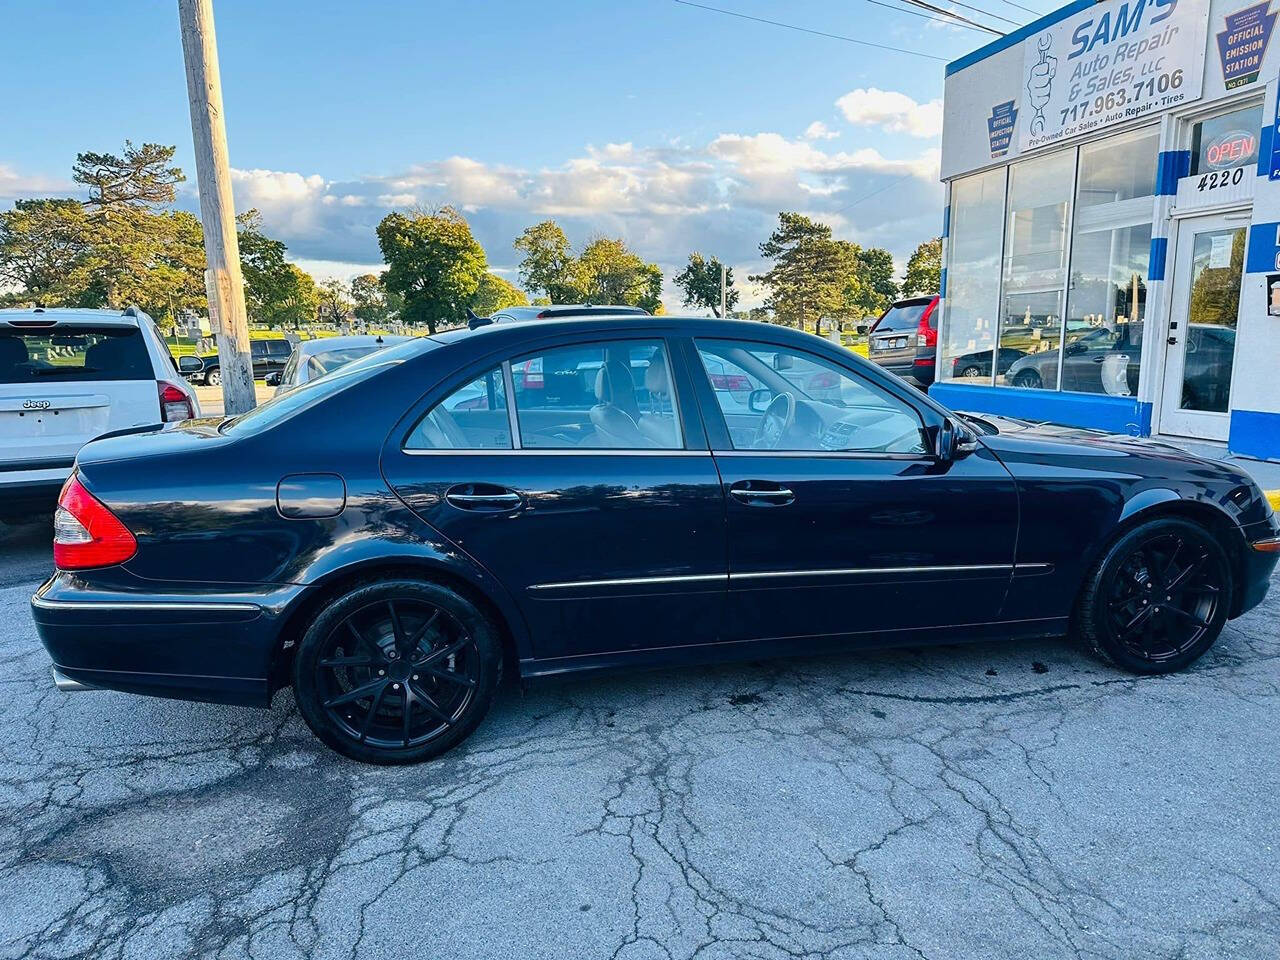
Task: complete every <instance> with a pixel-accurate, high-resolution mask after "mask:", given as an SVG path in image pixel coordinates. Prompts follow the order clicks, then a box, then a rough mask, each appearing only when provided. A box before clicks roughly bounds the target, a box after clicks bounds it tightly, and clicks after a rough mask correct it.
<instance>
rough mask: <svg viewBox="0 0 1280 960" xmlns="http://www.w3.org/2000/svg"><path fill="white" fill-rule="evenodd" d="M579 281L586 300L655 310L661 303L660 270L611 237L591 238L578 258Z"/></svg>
mask: <svg viewBox="0 0 1280 960" xmlns="http://www.w3.org/2000/svg"><path fill="white" fill-rule="evenodd" d="M575 273H576V274H577V276H578V284H579V285H580V288H581V290H582V292H583V294H584V298H585V299H586V301H587V302H588V303H606V304H616V305H619V306H628V307H641V308H643V309H645V310H648V311H649V312H650V313H657V312H658V311H659V309H660V308H661V305H662V270H661V269H660V268H659V267H658V265H657V264H656V263H645V262H644V260H643V259H642V258H641V257H640V256H638V255H637V254H635V253H633V252H632V251H631V250H630V249H629V248H628V247H627V245H626V243H625V242H624V241H623V240H621V239H618V238H614V237H598V238H596V239H595V240H592V241H591V242H590V243H589V244H587V246H586V247H585V248H583V251H582V254H581V255H580V256H579V257H578V258H577V269H576V270H575Z"/></svg>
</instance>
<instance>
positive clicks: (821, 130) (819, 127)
mask: <svg viewBox="0 0 1280 960" xmlns="http://www.w3.org/2000/svg"><path fill="white" fill-rule="evenodd" d="M838 136H840V131H839V130H832V129H831V128H830V127H828V126H827V125H826V124H825V123H823V122H822V121H821V120H815V121H813V123H811V124H809V125H808V126H807V127H805V128H804V138H805V139H806V140H834V139H835V138H836V137H838Z"/></svg>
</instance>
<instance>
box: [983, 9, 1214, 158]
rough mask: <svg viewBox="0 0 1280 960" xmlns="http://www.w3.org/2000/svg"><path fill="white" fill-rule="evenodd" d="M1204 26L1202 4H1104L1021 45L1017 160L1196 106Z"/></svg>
mask: <svg viewBox="0 0 1280 960" xmlns="http://www.w3.org/2000/svg"><path fill="white" fill-rule="evenodd" d="M1208 26H1209V0H1123V2H1118V0H1111V2H1109V3H1099V4H1095V5H1094V6H1092V7H1089V8H1088V9H1087V10H1082V11H1081V12H1080V13H1077V14H1075V15H1074V16H1071V17H1067V18H1066V19H1065V20H1061V21H1059V22H1058V23H1055V24H1053V25H1052V26H1050V27H1048V28H1047V29H1046V30H1044V31H1042V32H1041V33H1039V34H1037V35H1035V36H1032V37H1028V38H1027V39H1026V40H1024V41H1023V47H1024V50H1025V53H1024V57H1023V85H1022V108H1021V109H1020V110H1019V111H1018V112H1019V113H1020V114H1021V116H1020V117H1019V122H1018V127H1019V139H1018V143H1019V148H1020V152H1025V151H1027V150H1035V149H1036V148H1037V147H1043V146H1047V145H1049V144H1053V143H1057V142H1059V141H1062V140H1067V139H1070V138H1072V137H1078V136H1081V135H1083V134H1086V133H1091V132H1093V131H1095V130H1100V129H1102V128H1104V127H1108V126H1111V125H1113V124H1118V123H1125V122H1127V121H1130V120H1134V119H1136V118H1138V117H1143V116H1146V115H1148V114H1155V113H1158V112H1160V111H1163V110H1168V109H1170V108H1172V107H1176V106H1179V105H1181V104H1186V103H1191V102H1193V101H1195V100H1198V99H1199V98H1200V88H1201V86H1202V82H1203V78H1204V57H1205V45H1206V41H1207V36H1208ZM993 152H994V150H993Z"/></svg>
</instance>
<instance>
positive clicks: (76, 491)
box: [53, 473, 138, 570]
mask: <svg viewBox="0 0 1280 960" xmlns="http://www.w3.org/2000/svg"><path fill="white" fill-rule="evenodd" d="M137 550H138V541H137V540H135V539H134V537H133V534H132V533H130V532H129V528H128V527H126V526H125V525H124V524H123V523H121V522H120V521H119V519H117V517H116V515H115V514H114V513H112V512H111V511H110V510H108V509H107V508H106V507H105V506H103V505H102V501H101V500H99V499H98V498H97V497H95V496H94V495H93V494H91V493H90V492H89V491H88V490H86V489H85V488H84V485H83V484H82V483H80V478H79V477H78V476H76V475H75V474H74V473H73V474H72V475H71V476H70V477H68V478H67V482H66V483H65V484H63V487H62V493H61V494H60V495H59V496H58V509H57V512H56V513H54V515H53V564H54V566H56V567H57V568H58V569H59V570H87V569H89V568H90V567H109V566H111V565H112V564H115V563H124V562H125V561H126V560H128V559H129V558H130V557H132V556H133V555H134V554H135V553H136V552H137Z"/></svg>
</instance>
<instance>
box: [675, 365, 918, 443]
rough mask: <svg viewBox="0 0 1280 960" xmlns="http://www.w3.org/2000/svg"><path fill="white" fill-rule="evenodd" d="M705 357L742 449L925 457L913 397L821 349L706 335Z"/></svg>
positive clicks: (727, 420) (733, 439) (723, 410)
mask: <svg viewBox="0 0 1280 960" xmlns="http://www.w3.org/2000/svg"><path fill="white" fill-rule="evenodd" d="M698 355H699V356H700V357H701V358H702V365H703V367H704V369H705V370H706V374H707V379H708V380H709V381H710V383H711V386H712V389H713V390H714V392H715V396H716V401H717V402H718V403H719V405H720V412H721V413H722V414H724V420H725V425H726V426H727V427H728V428H729V437H730V442H731V443H732V445H733V448H734V449H735V450H780V451H813V452H823V453H881V454H891V453H898V454H913V455H923V454H924V453H925V452H926V451H927V449H928V448H927V447H926V445H925V437H924V431H923V426H922V424H921V422H920V417H919V415H917V413H916V411H915V410H914V409H913V408H912V407H911V406H910V405H909V404H907V403H905V402H904V401H902V400H899V399H898V398H897V397H895V396H893V395H892V394H890V393H887V392H885V391H884V390H882V389H880V388H879V387H877V386H875V385H874V384H872V383H870V382H869V381H866V380H863V379H862V378H860V377H857V376H854V375H853V374H852V373H850V372H848V371H847V370H845V369H844V368H842V367H840V366H837V365H836V364H834V363H831V362H830V361H828V360H825V359H823V358H822V357H819V356H817V355H815V354H811V353H805V352H803V351H798V350H791V349H789V348H779V347H771V346H766V345H764V344H758V343H738V342H734V341H725V340H699V341H698Z"/></svg>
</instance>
